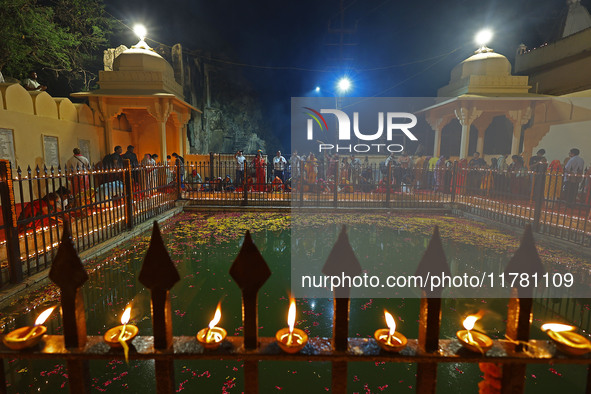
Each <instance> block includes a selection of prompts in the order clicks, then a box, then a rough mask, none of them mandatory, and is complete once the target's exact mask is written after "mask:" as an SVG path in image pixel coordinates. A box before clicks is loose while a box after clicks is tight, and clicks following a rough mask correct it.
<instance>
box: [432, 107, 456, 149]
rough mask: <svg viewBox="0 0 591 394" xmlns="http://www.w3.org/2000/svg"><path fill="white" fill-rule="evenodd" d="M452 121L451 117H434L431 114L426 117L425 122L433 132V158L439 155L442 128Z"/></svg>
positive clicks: (434, 115)
mask: <svg viewBox="0 0 591 394" xmlns="http://www.w3.org/2000/svg"><path fill="white" fill-rule="evenodd" d="M452 119H453V115H449V114H447V115H444V116H440V115H436V114H431V115H430V116H427V122H428V123H429V126H431V129H433V131H434V132H435V137H434V138H435V139H434V141H433V156H435V157H439V156H440V155H441V132H442V131H443V128H444V127H445V126H446V125H447V124H448V123H449V122H450V120H452Z"/></svg>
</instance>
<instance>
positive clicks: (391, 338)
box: [373, 310, 408, 353]
mask: <svg viewBox="0 0 591 394" xmlns="http://www.w3.org/2000/svg"><path fill="white" fill-rule="evenodd" d="M384 316H385V317H386V324H387V325H388V328H380V329H379V330H376V332H374V334H373V337H374V338H375V340H376V342H377V343H378V345H380V347H381V348H382V349H384V350H385V351H387V352H395V353H396V352H399V351H401V350H402V349H404V348H405V347H406V344H407V343H408V340H407V339H406V337H405V336H404V335H402V334H401V333H400V332H397V331H396V321H394V317H392V315H391V314H390V313H389V312H388V311H386V310H385V311H384Z"/></svg>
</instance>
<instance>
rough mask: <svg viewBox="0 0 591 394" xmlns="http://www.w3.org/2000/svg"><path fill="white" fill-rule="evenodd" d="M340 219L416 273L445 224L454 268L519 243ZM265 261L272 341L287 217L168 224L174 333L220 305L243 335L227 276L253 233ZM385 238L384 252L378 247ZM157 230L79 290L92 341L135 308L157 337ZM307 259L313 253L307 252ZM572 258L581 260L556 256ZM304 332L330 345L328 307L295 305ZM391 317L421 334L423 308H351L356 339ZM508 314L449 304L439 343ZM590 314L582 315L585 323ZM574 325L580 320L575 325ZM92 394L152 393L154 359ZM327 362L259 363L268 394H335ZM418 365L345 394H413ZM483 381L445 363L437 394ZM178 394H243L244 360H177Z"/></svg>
mask: <svg viewBox="0 0 591 394" xmlns="http://www.w3.org/2000/svg"><path fill="white" fill-rule="evenodd" d="M339 221H348V222H350V224H349V226H348V231H349V234H350V236H351V238H352V239H353V238H354V239H357V240H358V241H356V242H352V244H353V246H354V249H355V253H356V254H357V255H359V256H369V258H370V259H372V261H383V262H389V263H392V262H393V261H402V262H407V263H408V264H411V265H412V264H414V265H416V263H418V261H419V260H420V257H421V255H422V253H423V252H424V250H425V248H426V245H427V243H428V240H429V238H430V232H431V231H432V228H433V226H434V225H435V224H437V225H439V226H440V229H441V233H442V238H443V240H444V249H445V252H446V256H447V259H448V262H450V265H452V264H461V263H462V262H470V264H472V265H478V266H482V267H496V268H497V269H498V268H499V267H502V266H504V265H505V264H506V263H507V262H508V260H509V258H510V251H511V250H514V249H515V247H516V246H517V244H518V242H519V240H518V237H516V236H513V235H507V234H503V233H501V232H499V231H497V230H493V229H486V228H484V227H483V226H482V225H475V224H471V223H470V222H468V221H466V220H464V219H458V218H454V217H444V216H442V217H433V216H416V215H414V216H412V217H411V216H408V217H400V216H396V217H394V216H386V217H379V216H369V215H365V216H363V217H359V216H355V215H349V216H346V215H344V217H340V218H339ZM247 229H249V230H251V232H252V235H253V240H254V242H255V244H256V245H257V247H258V248H259V250H260V252H261V254H262V255H263V257H264V258H265V260H266V261H267V264H268V265H269V267H270V269H271V271H272V275H271V278H270V279H269V280H268V281H267V283H266V284H265V285H264V286H263V288H262V289H261V292H260V293H259V324H260V330H259V334H260V335H261V336H274V335H275V332H276V331H277V330H279V329H281V328H283V327H285V326H286V318H287V311H288V307H289V292H290V270H291V267H290V253H291V251H290V248H291V236H292V235H291V231H290V217H289V215H285V214H273V213H243V214H239V213H224V214H211V215H205V214H198V213H183V214H180V215H178V216H176V217H174V218H173V219H171V220H169V221H168V222H167V223H165V224H164V225H163V226H162V230H163V236H164V240H165V242H166V244H167V247H168V250H169V253H170V255H171V258H172V260H173V261H174V262H175V263H176V264H177V268H178V271H179V273H180V277H181V281H180V282H178V283H177V284H176V285H175V286H174V287H173V289H172V291H171V294H172V310H173V330H174V334H175V335H195V334H196V333H197V332H198V331H199V330H200V329H202V328H203V327H206V326H207V324H208V323H209V321H210V320H211V319H212V317H213V314H214V311H215V308H216V305H217V304H218V302H219V301H221V305H222V318H221V322H220V324H219V326H221V327H224V328H225V329H226V330H227V331H228V335H242V321H241V319H242V315H241V298H240V291H239V289H238V286H237V285H236V284H235V283H234V282H233V280H232V279H231V277H230V276H229V274H228V270H229V268H230V265H231V263H232V262H233V260H234V258H235V257H236V255H237V253H238V251H239V249H240V246H241V242H242V240H243V236H244V233H245V231H246V230H247ZM339 231H340V226H339V225H337V224H336V221H335V220H333V219H331V218H329V217H326V218H324V219H322V220H319V221H318V223H312V224H311V226H310V230H309V231H307V232H306V234H308V235H309V237H310V238H309V239H303V240H302V245H311V244H315V245H324V246H323V248H327V249H330V248H331V247H332V245H333V244H334V242H335V240H336V238H337V236H338V233H339ZM377 231H379V232H380V234H381V236H380V237H379V239H380V245H375V244H372V242H375V240H376V239H377V238H376V236H375V234H376V232H377ZM149 236H150V232H147V233H145V234H144V235H142V236H140V237H137V238H136V239H134V240H132V241H130V242H128V243H126V244H124V245H121V246H119V247H117V248H116V249H114V250H112V251H110V252H109V253H107V254H106V255H104V256H102V257H100V258H97V259H94V260H93V261H91V262H89V264H88V266H87V267H88V271H89V273H90V280H89V281H88V282H87V283H86V284H85V285H84V286H83V293H84V302H85V308H86V318H87V330H88V334H89V335H103V334H104V333H105V331H106V330H108V329H109V328H111V327H114V326H116V325H118V324H120V323H119V320H120V318H121V314H122V313H123V310H124V309H125V307H126V305H128V304H131V305H132V307H133V309H132V317H131V323H133V324H135V325H137V326H138V327H139V333H140V334H139V335H151V334H152V327H151V324H152V323H151V317H150V295H149V292H148V291H147V290H146V289H144V288H143V286H142V285H141V284H140V283H139V282H138V280H137V274H138V273H139V270H140V267H141V264H142V261H143V258H144V255H145V251H146V249H147V246H148V242H149ZM303 250H305V249H303ZM545 253H550V254H552V253H559V254H561V256H566V257H564V258H569V259H573V260H576V259H577V257H576V256H570V255H568V254H566V253H564V252H560V251H558V252H557V251H546V250H543V251H542V252H541V254H542V257H544V256H545ZM58 300H59V297H58V292H57V289H56V288H55V286H53V285H50V286H46V287H44V288H41V289H39V290H37V291H35V292H31V293H29V294H27V295H26V296H24V297H22V298H19V299H18V300H15V301H14V302H13V303H12V305H10V306H8V307H5V308H4V309H3V310H2V311H1V316H0V318H1V319H2V325H3V331H4V332H7V331H9V330H12V329H14V328H16V327H20V326H23V325H30V324H32V322H33V320H34V319H35V317H36V316H37V314H38V313H39V312H41V311H42V310H43V309H45V307H47V306H51V305H56V304H57V303H58ZM569 301H572V303H573V304H576V305H578V309H577V311H580V315H581V317H580V319H579V321H577V322H572V321H571V323H573V324H581V323H583V324H584V323H585V321H587V323H588V319H587V320H585V317H584V316H587V315H588V313H589V310H588V309H589V306H588V304H585V303H584V302H581V301H579V300H569ZM546 305H547V302H541V303H540V302H536V304H535V308H534V325H533V326H532V330H531V335H532V338H544V339H545V338H546V337H545V335H544V334H543V333H542V332H541V331H540V330H539V326H540V324H541V323H543V322H545V321H547V319H550V318H552V319H554V320H559V319H558V318H557V317H551V315H550V314H549V313H548V311H547V308H546ZM297 309H298V312H297V322H296V327H298V328H300V329H303V330H305V331H306V332H307V333H308V335H309V336H312V337H314V336H320V337H330V336H331V335H332V328H331V324H332V300H330V299H298V300H297ZM384 309H387V310H388V311H389V312H390V313H392V314H393V315H394V316H395V319H396V325H397V330H399V331H400V332H402V333H404V335H406V336H407V337H408V338H416V337H417V336H418V323H417V320H418V312H419V300H418V299H416V298H404V299H401V298H390V299H383V298H381V299H378V298H376V299H352V300H351V314H350V329H349V335H350V336H354V337H364V338H365V337H371V336H372V335H373V333H374V331H375V330H376V329H378V328H384V327H386V323H385V321H384ZM506 310H507V300H506V299H457V298H456V299H450V298H446V299H444V300H443V306H442V320H441V334H440V335H441V338H452V337H454V336H455V333H456V331H458V330H459V329H461V328H462V327H461V322H462V319H463V318H464V317H465V316H466V315H468V314H471V313H474V312H476V311H481V312H482V313H483V318H482V319H481V320H480V321H479V322H478V324H477V326H476V328H477V329H479V330H481V331H483V332H486V333H487V334H488V335H489V336H491V337H492V338H495V339H500V338H503V336H504V332H505V318H506ZM583 312H585V313H583ZM577 316H578V315H577ZM46 325H47V326H48V333H50V334H61V326H60V325H61V321H60V317H59V313H54V314H53V315H52V317H51V318H50V320H49V321H48V323H46ZM5 368H6V372H7V380H8V382H9V384H10V386H9V392H10V393H27V392H33V391H35V392H38V391H40V392H42V393H54V392H55V393H58V392H63V390H67V386H68V382H67V371H66V369H65V363H64V362H56V361H29V360H19V359H13V360H7V361H5ZM90 368H91V369H90V370H91V377H92V387H93V391H97V392H110V393H120V392H121V393H124V392H126V393H129V392H132V393H139V392H141V393H146V394H147V393H153V392H155V384H154V370H153V361H134V360H131V361H130V362H129V364H126V363H125V362H124V361H111V362H104V361H90ZM330 371H331V368H330V363H318V362H314V363H312V362H261V364H260V367H259V373H260V378H259V381H260V385H261V386H260V390H259V391H260V392H261V393H273V392H281V393H302V392H308V393H323V392H328V391H330V389H329V387H330ZM415 374H416V365H414V364H402V363H383V362H379V363H350V365H349V376H348V388H349V392H355V393H382V392H383V393H394V392H410V393H412V392H414V391H415V379H416V377H415ZM586 374H587V371H586V366H578V365H577V366H574V365H560V364H558V365H554V366H552V365H531V366H528V369H527V376H526V392H527V393H538V392H554V391H558V390H560V391H561V392H569V393H570V392H573V393H574V392H583V390H584V386H585V381H586ZM482 375H483V373H482V372H481V371H480V369H479V367H478V365H477V364H459V363H443V364H440V365H439V370H438V383H437V385H438V387H437V389H438V390H437V392H438V393H453V394H457V393H474V392H477V390H478V389H477V385H478V382H480V381H481V380H482ZM175 382H176V387H177V391H180V392H182V391H185V392H188V393H197V392H199V393H219V392H223V393H240V392H242V391H243V371H242V363H241V362H227V361H223V362H222V361H186V360H179V361H176V362H175Z"/></svg>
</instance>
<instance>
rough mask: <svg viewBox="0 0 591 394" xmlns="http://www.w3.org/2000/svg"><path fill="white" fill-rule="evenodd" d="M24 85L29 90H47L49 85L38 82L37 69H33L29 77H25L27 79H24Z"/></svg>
mask: <svg viewBox="0 0 591 394" xmlns="http://www.w3.org/2000/svg"><path fill="white" fill-rule="evenodd" d="M23 86H24V88H25V89H27V90H33V91H35V90H36V91H44V90H47V86H45V85H41V84H40V83H39V82H37V73H36V72H35V71H31V72H30V73H29V77H28V78H25V80H24V81H23Z"/></svg>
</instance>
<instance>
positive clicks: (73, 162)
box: [66, 148, 90, 195]
mask: <svg viewBox="0 0 591 394" xmlns="http://www.w3.org/2000/svg"><path fill="white" fill-rule="evenodd" d="M73 153H74V156H72V157H70V159H69V160H68V161H67V162H66V170H71V171H72V172H73V171H76V170H82V171H83V170H87V169H90V162H89V161H88V159H87V158H86V157H84V156H82V153H81V152H80V149H78V148H74V151H73ZM69 182H70V189H71V190H72V193H73V194H74V195H77V194H78V193H79V192H80V190H89V189H90V179H89V178H88V175H85V174H83V175H78V176H75V175H74V174H72V176H71V177H70V178H69Z"/></svg>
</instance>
